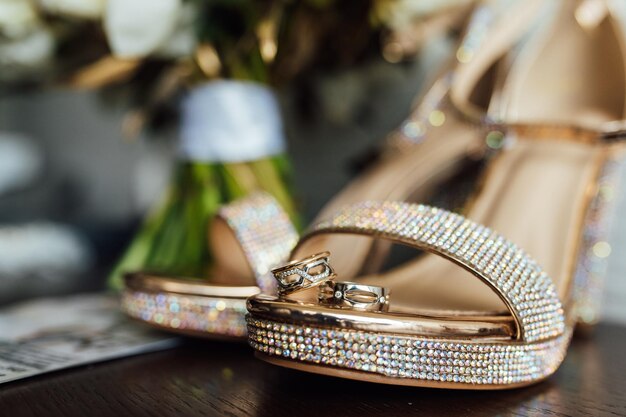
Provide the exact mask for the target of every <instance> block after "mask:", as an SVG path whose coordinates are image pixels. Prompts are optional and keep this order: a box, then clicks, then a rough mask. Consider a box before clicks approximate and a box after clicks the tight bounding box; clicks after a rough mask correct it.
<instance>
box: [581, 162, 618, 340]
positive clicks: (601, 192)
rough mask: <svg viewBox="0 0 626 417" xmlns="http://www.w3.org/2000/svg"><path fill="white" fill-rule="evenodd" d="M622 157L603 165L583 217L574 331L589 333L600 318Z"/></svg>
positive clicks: (583, 333)
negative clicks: (585, 214) (589, 204)
mask: <svg viewBox="0 0 626 417" xmlns="http://www.w3.org/2000/svg"><path fill="white" fill-rule="evenodd" d="M623 162H624V161H623V159H622V158H619V159H617V158H615V159H610V160H609V161H608V162H607V163H606V164H605V166H604V167H603V168H602V172H601V174H600V179H599V181H598V188H597V190H596V193H595V196H594V198H593V200H592V202H591V206H590V208H589V211H588V213H587V216H586V219H585V227H584V230H583V236H582V244H581V247H580V254H579V258H578V259H579V262H578V265H577V266H576V274H575V277H574V297H573V302H574V306H573V312H574V318H575V320H576V332H577V334H582V335H588V334H589V333H591V332H592V330H593V328H594V326H595V325H596V324H597V323H598V322H599V321H600V317H601V313H602V312H601V310H602V294H603V290H604V281H605V278H606V273H607V266H608V258H609V255H610V253H611V245H610V243H609V234H610V230H611V224H612V222H613V220H614V218H615V208H616V207H615V206H616V200H617V194H618V190H619V186H620V179H621V177H622V171H623V169H624V163H623Z"/></svg>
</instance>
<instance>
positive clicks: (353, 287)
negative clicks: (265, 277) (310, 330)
mask: <svg viewBox="0 0 626 417" xmlns="http://www.w3.org/2000/svg"><path fill="white" fill-rule="evenodd" d="M329 259H330V253H329V252H321V253H318V254H315V255H312V256H309V257H307V258H304V259H299V260H295V261H292V262H290V263H288V264H286V265H284V266H281V267H279V268H275V269H272V275H273V276H274V278H275V279H276V281H277V282H278V295H279V296H281V297H284V296H287V295H289V294H293V293H296V292H299V291H304V290H307V289H310V288H314V287H318V301H319V303H320V304H322V305H326V306H329V307H337V308H349V309H357V310H368V311H386V310H387V309H388V308H389V291H388V290H387V289H386V288H384V287H377V286H375V285H365V284H358V283H355V282H346V281H335V278H336V277H337V275H336V274H335V271H334V270H333V268H332V267H331V266H330V263H329Z"/></svg>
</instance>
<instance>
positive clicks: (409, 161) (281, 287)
mask: <svg viewBox="0 0 626 417" xmlns="http://www.w3.org/2000/svg"><path fill="white" fill-rule="evenodd" d="M615 3H616V2H610V1H609V0H561V1H558V2H542V1H538V0H526V1H517V2H516V1H495V2H488V3H484V2H483V3H479V4H478V5H476V6H475V8H474V9H473V11H472V13H471V15H470V17H469V18H468V22H467V25H466V30H465V35H464V37H463V38H462V41H461V43H460V45H459V48H458V49H457V54H456V57H455V59H454V62H451V63H450V65H449V66H448V68H447V70H446V71H444V73H443V74H442V75H441V76H440V77H439V79H438V80H437V81H436V82H435V83H433V85H432V86H431V88H430V89H429V91H428V92H427V93H426V94H425V95H424V98H423V99H422V101H421V103H420V105H419V106H418V107H417V108H416V110H415V111H414V112H413V113H412V115H411V116H410V117H409V119H408V120H407V121H406V122H405V123H404V124H403V125H402V126H401V128H400V129H399V130H398V131H396V132H394V134H393V137H394V138H395V141H393V143H395V144H396V145H397V144H402V145H403V146H395V145H394V146H390V147H389V149H388V151H387V152H386V154H385V157H384V158H383V160H382V161H381V162H379V163H378V164H377V165H376V166H375V167H374V168H373V169H371V170H369V171H368V172H366V173H365V174H364V175H362V176H361V177H359V178H358V179H357V180H356V181H354V182H353V183H352V184H350V185H349V186H348V187H347V189H345V190H344V191H342V192H341V193H340V194H339V195H338V196H336V197H335V198H334V199H333V200H332V201H331V202H330V203H329V204H328V205H327V206H326V207H325V208H324V209H323V210H322V212H321V213H320V215H319V216H318V218H317V219H316V220H315V221H314V223H313V224H312V225H311V226H310V227H309V228H308V231H306V232H305V233H304V234H303V236H301V237H300V238H299V240H298V237H297V235H296V232H295V230H294V228H293V227H292V226H291V224H290V223H289V220H288V218H287V216H286V215H285V213H284V212H283V211H282V210H281V208H280V207H279V206H278V205H277V203H276V202H275V201H274V200H273V199H272V198H271V197H270V196H268V195H265V194H262V193H258V194H255V195H252V196H250V197H248V198H246V199H243V200H240V201H237V202H234V203H233V204H231V205H229V206H225V207H223V208H222V209H221V211H220V213H219V215H218V216H216V219H215V221H214V222H213V224H212V226H211V241H212V246H213V251H214V254H215V259H216V263H217V264H218V267H217V268H216V271H215V274H214V277H213V279H212V281H211V282H198V281H190V280H176V279H168V278H163V277H158V276H154V275H150V274H145V273H138V274H131V275H129V276H128V277H127V279H126V289H125V292H124V295H123V308H124V310H125V311H126V312H127V313H128V314H129V315H130V316H132V317H134V318H137V319H139V320H142V321H145V322H148V323H151V324H153V325H156V326H159V327H161V328H165V329H168V330H175V331H179V332H182V333H187V334H193V335H201V336H211V337H226V338H246V337H247V339H248V341H249V344H250V345H251V346H252V347H253V348H254V350H255V351H256V354H257V356H258V357H259V358H261V359H263V360H265V361H267V362H270V363H273V364H276V365H281V366H285V367H289V368H294V369H298V370H303V371H309V372H314V373H320V374H325V375H334V376H338V377H344V378H350V379H357V380H365V381H373V382H379V383H388V384H398V385H412V386H427V387H442V388H461V389H502V388H513V387H519V386H525V385H529V384H532V383H536V382H538V381H540V380H543V379H544V378H546V377H548V376H549V375H551V374H552V373H553V372H555V371H556V369H557V368H558V367H559V365H560V364H561V362H562V361H563V358H564V356H565V353H566V350H567V347H568V345H569V342H570V339H571V337H572V333H573V330H574V327H575V326H576V325H577V324H579V325H581V324H586V325H591V324H594V323H595V322H596V321H597V314H598V307H599V295H600V293H601V287H602V285H601V284H602V283H601V281H602V270H603V262H604V261H605V257H606V256H607V255H608V250H609V248H610V246H608V244H607V243H606V232H607V230H608V221H609V219H610V218H611V216H610V213H609V211H610V209H611V202H612V200H613V199H614V194H615V193H614V187H615V181H616V177H617V172H618V169H619V166H620V165H619V162H620V161H621V155H622V153H623V152H622V150H623V148H624V145H623V139H624V137H626V134H625V132H624V131H623V122H622V120H623V119H624V118H625V112H626V43H625V42H626V41H625V40H626V37H624V35H623V27H622V24H621V23H620V11H619V10H616V9H615ZM433 118H434V119H436V120H433ZM444 119H445V121H443V120H444ZM442 121H443V123H442ZM433 125H437V127H435V126H433ZM407 144H410V145H407ZM477 151H478V152H480V154H481V155H482V158H483V162H484V165H485V169H484V171H483V172H482V174H481V178H480V180H479V181H477V183H476V185H475V186H474V189H473V191H472V194H471V198H469V200H468V202H467V203H466V204H465V206H464V209H463V212H464V215H460V214H455V213H453V212H450V211H447V210H444V209H441V208H435V207H430V206H426V205H422V204H415V203H412V202H410V201H426V199H427V198H429V196H430V195H431V194H432V193H433V191H436V190H439V189H441V188H442V187H445V186H446V185H445V184H446V181H449V179H450V178H452V177H453V176H454V175H455V173H458V172H459V170H460V167H462V166H463V164H464V161H466V160H467V159H468V158H470V157H471V158H475V157H476V154H477ZM322 160H323V158H322ZM393 243H395V244H400V245H404V246H408V247H409V248H413V249H416V250H417V252H416V254H415V256H412V257H409V258H408V259H407V257H406V256H400V258H401V260H402V262H397V258H398V256H397V255H403V253H399V254H398V253H397V251H391V246H392V245H391V244H393ZM388 258H391V259H392V260H393V259H395V260H396V262H395V263H394V264H393V265H392V266H390V267H387V265H386V263H389V262H388ZM271 268H275V269H271Z"/></svg>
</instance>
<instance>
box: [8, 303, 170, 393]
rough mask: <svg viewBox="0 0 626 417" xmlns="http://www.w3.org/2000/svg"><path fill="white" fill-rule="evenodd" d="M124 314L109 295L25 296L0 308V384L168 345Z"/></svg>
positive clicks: (168, 343)
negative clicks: (38, 298)
mask: <svg viewBox="0 0 626 417" xmlns="http://www.w3.org/2000/svg"><path fill="white" fill-rule="evenodd" d="M177 340H178V339H176V338H175V337H172V336H168V335H164V334H162V333H157V332H154V331H152V330H150V329H148V328H146V327H143V326H141V325H140V324H138V323H134V322H132V321H130V320H129V319H127V318H126V317H125V316H124V315H123V314H122V313H121V312H120V310H119V305H118V301H117V299H116V298H115V297H114V296H112V295H109V294H88V295H74V296H71V297H63V298H48V299H40V300H36V301H29V302H26V303H22V304H19V305H16V306H12V307H9V308H5V309H3V310H0V383H3V382H8V381H14V380H16V379H21V378H26V377H29V376H33V375H39V374H43V373H46V372H50V371H56V370H60V369H65V368H69V367H72V366H77V365H84V364H88V363H94V362H100V361H104V360H109V359H113V358H120V357H124V356H130V355H136V354H139V353H144V352H151V351H156V350H161V349H166V348H169V347H173V346H175V345H176V344H177Z"/></svg>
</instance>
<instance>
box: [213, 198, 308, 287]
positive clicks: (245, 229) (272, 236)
mask: <svg viewBox="0 0 626 417" xmlns="http://www.w3.org/2000/svg"><path fill="white" fill-rule="evenodd" d="M224 225H225V226H227V227H223V226H224ZM210 240H211V245H212V247H213V251H212V252H213V253H214V255H215V258H216V259H215V263H216V264H217V265H230V266H231V268H233V269H235V268H239V269H241V267H245V266H246V265H243V264H244V263H246V262H247V267H248V269H251V270H252V273H253V275H254V278H255V279H256V283H257V285H258V286H259V288H260V289H261V291H262V292H265V293H273V292H275V290H276V282H275V280H274V278H272V277H271V275H270V273H269V272H270V269H271V268H273V267H275V266H276V265H279V264H281V263H283V262H284V261H285V260H286V259H287V258H288V256H289V252H290V251H291V249H292V248H293V247H294V246H295V244H296V242H297V241H298V233H297V231H296V229H295V228H294V226H293V224H292V223H291V221H290V219H289V216H288V215H287V213H286V212H285V211H284V210H283V209H282V207H281V206H280V204H279V203H278V202H277V201H276V199H274V197H272V196H271V195H269V194H267V193H265V192H256V193H253V194H251V195H249V196H247V197H244V198H241V199H238V200H235V201H234V202H232V203H230V204H227V205H224V206H222V207H221V208H220V210H219V211H218V213H217V215H216V216H215V219H214V220H213V224H212V227H211V239H210ZM228 242H230V245H229V243H228ZM233 243H234V244H235V245H236V246H232V244H233ZM224 246H227V247H229V249H225V248H224ZM237 246H238V247H237ZM241 251H243V255H244V257H245V261H246V262H240V260H241V258H240V257H238V256H236V255H237V254H236V252H241ZM235 264H239V265H235Z"/></svg>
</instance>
